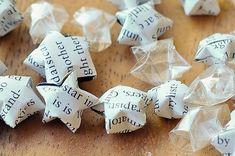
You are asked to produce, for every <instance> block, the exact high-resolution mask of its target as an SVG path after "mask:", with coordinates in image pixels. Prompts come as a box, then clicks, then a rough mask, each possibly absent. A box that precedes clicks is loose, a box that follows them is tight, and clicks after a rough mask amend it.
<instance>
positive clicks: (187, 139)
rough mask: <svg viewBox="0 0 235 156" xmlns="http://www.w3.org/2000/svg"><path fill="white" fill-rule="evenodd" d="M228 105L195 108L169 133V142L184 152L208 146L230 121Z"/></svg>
mask: <svg viewBox="0 0 235 156" xmlns="http://www.w3.org/2000/svg"><path fill="white" fill-rule="evenodd" d="M229 113H230V110H229V107H228V105H226V104H225V105H218V106H211V107H195V108H193V109H191V110H190V111H189V112H188V113H187V114H186V115H185V116H184V118H183V119H182V120H181V121H180V122H179V123H178V125H177V126H176V127H175V128H174V129H173V130H171V132H170V133H169V136H170V139H171V142H172V143H173V144H174V145H175V146H176V147H177V148H179V149H180V150H182V151H185V152H196V151H198V150H200V149H203V148H204V147H206V146H208V145H209V144H210V141H211V139H212V138H213V137H214V136H215V135H217V134H218V133H219V132H220V131H221V130H222V129H223V126H224V125H225V124H226V122H228V120H229V119H230V117H229Z"/></svg>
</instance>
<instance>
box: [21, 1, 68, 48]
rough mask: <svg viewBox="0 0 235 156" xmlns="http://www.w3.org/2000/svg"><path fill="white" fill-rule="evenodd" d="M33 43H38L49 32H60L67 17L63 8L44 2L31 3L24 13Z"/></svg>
mask: <svg viewBox="0 0 235 156" xmlns="http://www.w3.org/2000/svg"><path fill="white" fill-rule="evenodd" d="M24 17H25V21H26V24H27V25H28V27H29V29H30V30H29V33H30V35H31V38H32V40H33V43H34V44H36V43H40V42H41V41H42V40H43V39H44V37H45V36H46V35H47V34H48V33H49V32H50V31H58V32H60V30H61V28H62V26H63V25H64V23H65V22H66V21H67V20H68V18H69V15H68V13H67V11H66V10H65V9H64V7H63V6H60V5H56V4H53V5H52V4H50V3H48V2H46V1H39V2H36V3H33V4H32V5H31V6H30V7H29V8H27V10H26V11H25V13H24Z"/></svg>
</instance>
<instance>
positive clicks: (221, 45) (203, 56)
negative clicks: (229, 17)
mask: <svg viewBox="0 0 235 156" xmlns="http://www.w3.org/2000/svg"><path fill="white" fill-rule="evenodd" d="M234 49H235V36H234V35H232V34H221V33H216V34H213V35H211V36H209V37H207V38H205V39H203V40H202V41H200V43H199V46H198V50H197V53H196V55H195V60H196V61H198V62H203V63H206V64H208V65H213V64H221V63H222V64H225V63H226V64H227V65H228V66H229V67H231V68H233V69H235V59H234V57H235V53H234Z"/></svg>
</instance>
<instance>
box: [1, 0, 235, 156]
mask: <svg viewBox="0 0 235 156" xmlns="http://www.w3.org/2000/svg"><path fill="white" fill-rule="evenodd" d="M162 1H163V2H162V4H161V5H159V6H157V7H156V9H157V10H158V11H159V12H161V13H162V14H163V15H165V16H167V17H169V18H171V19H172V20H173V21H174V27H173V29H171V30H170V31H169V32H167V33H166V34H165V35H164V36H163V37H162V38H167V37H172V36H173V37H174V41H175V45H176V48H177V50H178V51H179V53H180V54H181V55H182V56H183V57H184V58H185V59H186V60H187V61H188V62H190V63H191V64H192V65H193V68H192V69H191V71H190V72H188V73H187V74H185V75H184V76H183V78H182V79H181V80H182V81H183V82H185V83H186V84H190V83H191V82H192V80H193V79H194V78H195V77H196V76H197V75H198V74H199V73H201V72H202V71H203V70H204V69H205V66H204V65H202V64H199V63H195V62H193V57H194V53H195V50H196V47H197V45H198V42H199V41H200V40H201V39H202V38H204V37H206V36H208V35H210V34H212V33H215V32H230V31H232V30H234V29H235V22H234V15H235V8H234V7H233V6H232V4H231V3H229V2H228V0H221V9H222V11H221V14H220V15H219V16H217V17H211V16H198V17H188V16H185V14H184V13H183V10H182V8H181V6H180V4H179V2H178V1H177V0H162ZM33 2H35V1H34V0H17V7H18V8H19V10H21V11H22V12H23V11H24V10H25V9H26V8H27V7H28V6H29V5H30V4H31V3H33ZM50 2H53V3H59V4H61V5H63V6H64V7H65V8H66V9H67V10H68V12H69V14H70V17H71V19H70V21H71V20H72V15H73V13H74V12H75V11H76V10H78V9H79V8H81V7H82V6H92V7H97V8H100V9H103V10H105V11H107V12H110V13H113V14H114V13H115V12H116V11H117V9H116V8H115V7H114V6H113V5H112V4H111V3H109V2H107V1H106V0H51V1H50ZM70 21H69V22H67V23H66V24H65V26H64V28H63V32H65V33H69V34H73V35H79V34H80V32H79V30H78V29H77V28H76V27H75V26H73V25H72V24H71V22H70ZM120 29H121V27H120V26H119V25H118V24H115V25H114V27H113V28H112V40H113V45H112V46H111V47H110V48H108V49H107V50H105V51H103V52H101V53H92V58H93V61H94V64H95V66H96V69H97V73H98V76H97V79H95V80H93V81H89V82H85V83H83V84H81V86H82V88H83V89H86V90H88V91H90V92H91V93H93V94H95V95H96V96H100V95H102V94H103V93H104V92H105V91H106V90H107V89H109V88H111V87H113V86H116V85H118V84H123V85H128V86H131V87H135V88H138V89H142V90H145V91H147V90H148V89H150V88H151V87H152V86H150V85H147V84H145V83H144V82H142V81H140V80H138V79H136V78H134V77H133V76H131V75H130V74H129V71H130V68H131V67H132V66H133V65H134V64H135V62H136V61H135V59H134V56H133V54H132V53H131V52H130V48H129V47H128V46H124V45H119V44H117V42H116V38H117V36H118V33H119V31H120ZM35 47H36V46H35V45H33V43H32V41H31V39H30V36H29V33H28V28H27V27H26V25H25V24H24V23H22V24H21V25H20V26H19V27H18V28H17V29H15V30H14V31H13V32H11V33H10V34H8V35H7V36H5V37H3V38H1V39H0V59H1V60H3V61H4V62H5V64H6V65H7V66H8V68H9V69H8V71H7V73H6V74H17V75H29V76H32V77H33V80H34V83H35V84H37V83H38V82H40V81H41V78H40V76H39V75H38V74H36V73H35V72H34V71H32V70H31V69H29V68H27V67H26V66H25V65H23V64H22V62H23V60H24V59H25V58H26V56H27V55H28V54H29V53H30V52H31V51H32V50H33V49H34V48H35ZM41 120H42V115H40V114H39V115H35V116H32V117H30V118H28V119H27V120H25V121H24V122H22V123H21V124H19V125H18V126H17V127H16V128H15V129H12V128H9V127H8V126H6V125H5V124H4V122H2V121H0V155H2V156H5V155H24V156H32V155H36V156H41V155H45V156H47V155H50V156H51V155H52V156H60V155H68V156H70V155H71V156H74V155H79V156H83V155H84V156H90V155H91V156H108V155H113V156H117V155H123V156H144V155H145V153H146V152H151V153H152V154H153V155H154V156H168V155H169V156H186V155H192V156H217V155H220V154H219V153H218V152H217V151H216V150H215V149H214V148H213V147H212V146H209V147H207V148H205V149H203V150H201V151H199V152H196V153H194V154H185V153H181V152H180V151H178V150H177V149H175V148H174V147H173V146H172V144H171V143H170V141H169V138H168V132H169V131H170V130H171V129H172V128H174V127H175V125H176V124H177V123H178V120H175V121H174V120H167V119H163V118H159V117H157V116H156V115H154V114H153V111H152V108H148V110H147V124H146V126H144V128H142V129H140V130H138V131H136V132H133V133H130V134H118V135H107V134H106V132H105V129H104V119H103V118H102V117H100V116H99V115H97V114H95V113H94V112H92V111H90V110H86V111H85V112H84V115H83V119H82V124H81V127H80V128H79V130H78V131H77V132H76V133H75V134H73V133H71V132H70V131H69V130H68V129H67V128H66V127H65V125H64V124H63V123H62V122H60V121H59V120H55V121H52V122H50V123H48V124H42V122H41Z"/></svg>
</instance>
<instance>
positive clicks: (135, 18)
mask: <svg viewBox="0 0 235 156" xmlns="http://www.w3.org/2000/svg"><path fill="white" fill-rule="evenodd" d="M116 16H117V19H118V21H119V23H120V24H121V25H122V29H121V32H120V33H119V36H118V39H117V40H118V42H119V43H121V44H126V45H143V44H148V43H151V42H153V41H156V40H157V39H158V37H159V36H161V35H162V34H163V33H165V32H166V31H168V30H169V29H170V28H171V27H172V25H173V22H172V20H170V19H169V18H167V17H164V16H163V15H161V14H160V13H158V12H157V11H156V10H155V9H154V8H153V6H152V5H151V4H150V3H145V4H142V5H139V6H136V7H134V8H130V9H127V10H124V11H120V12H117V13H116Z"/></svg>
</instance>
